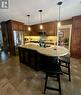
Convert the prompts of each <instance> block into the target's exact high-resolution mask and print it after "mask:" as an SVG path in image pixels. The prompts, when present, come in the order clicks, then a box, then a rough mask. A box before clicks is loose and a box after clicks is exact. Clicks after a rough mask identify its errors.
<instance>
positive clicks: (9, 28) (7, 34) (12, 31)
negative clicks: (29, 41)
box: [1, 20, 24, 55]
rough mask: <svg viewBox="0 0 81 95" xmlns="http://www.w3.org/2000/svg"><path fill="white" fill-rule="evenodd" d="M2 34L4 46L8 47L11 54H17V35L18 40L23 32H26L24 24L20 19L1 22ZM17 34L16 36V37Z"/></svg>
mask: <svg viewBox="0 0 81 95" xmlns="http://www.w3.org/2000/svg"><path fill="white" fill-rule="evenodd" d="M1 28H2V34H3V43H4V48H5V47H7V50H8V51H9V52H10V54H11V55H15V54H16V50H17V48H16V47H15V42H16V40H15V37H16V38H17V40H19V42H20V39H19V38H18V37H19V36H20V35H21V34H22V35H23V34H24V24H23V23H21V22H18V21H13V20H9V21H6V22H2V23H1ZM14 35H15V37H14Z"/></svg>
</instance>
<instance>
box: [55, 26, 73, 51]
mask: <svg viewBox="0 0 81 95" xmlns="http://www.w3.org/2000/svg"><path fill="white" fill-rule="evenodd" d="M65 28H69V29H70V31H69V32H70V33H69V34H70V35H69V48H68V49H69V51H70V48H71V33H72V24H69V25H61V26H60V28H57V45H58V40H59V36H58V32H59V31H60V29H65Z"/></svg>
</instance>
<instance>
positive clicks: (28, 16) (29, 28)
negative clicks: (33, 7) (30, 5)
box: [27, 15, 31, 31]
mask: <svg viewBox="0 0 81 95" xmlns="http://www.w3.org/2000/svg"><path fill="white" fill-rule="evenodd" d="M27 18H28V31H31V27H30V15H27Z"/></svg>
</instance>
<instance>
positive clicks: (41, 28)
mask: <svg viewBox="0 0 81 95" xmlns="http://www.w3.org/2000/svg"><path fill="white" fill-rule="evenodd" d="M38 11H39V13H40V26H39V27H40V30H43V25H42V10H38Z"/></svg>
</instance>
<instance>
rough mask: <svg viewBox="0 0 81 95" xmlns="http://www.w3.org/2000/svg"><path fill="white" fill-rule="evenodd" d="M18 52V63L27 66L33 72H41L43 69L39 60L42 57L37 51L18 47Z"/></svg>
mask: <svg viewBox="0 0 81 95" xmlns="http://www.w3.org/2000/svg"><path fill="white" fill-rule="evenodd" d="M18 50H19V60H20V63H22V64H24V65H27V66H29V67H31V68H33V69H35V70H41V69H42V68H43V65H42V60H41V59H42V58H41V57H42V56H41V54H39V53H38V52H37V51H35V50H31V49H26V48H22V47H18Z"/></svg>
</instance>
